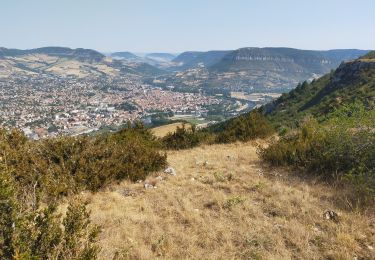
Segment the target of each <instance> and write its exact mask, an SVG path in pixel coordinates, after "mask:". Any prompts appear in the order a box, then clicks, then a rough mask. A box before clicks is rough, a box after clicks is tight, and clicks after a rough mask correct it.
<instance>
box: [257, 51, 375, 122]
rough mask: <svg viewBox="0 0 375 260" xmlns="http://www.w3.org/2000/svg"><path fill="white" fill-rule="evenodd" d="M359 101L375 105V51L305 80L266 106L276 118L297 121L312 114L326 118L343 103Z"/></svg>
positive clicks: (264, 108)
mask: <svg viewBox="0 0 375 260" xmlns="http://www.w3.org/2000/svg"><path fill="white" fill-rule="evenodd" d="M354 101H359V102H361V103H363V104H364V105H365V106H366V107H368V108H371V107H374V105H375V58H374V52H372V53H369V54H368V55H365V56H363V57H361V58H359V59H357V60H354V61H350V62H346V63H343V64H342V65H341V66H340V67H339V68H337V69H336V70H335V71H332V72H331V73H329V74H327V75H325V76H323V77H321V78H320V79H318V80H315V81H312V82H311V83H307V82H304V83H303V84H299V85H298V86H297V88H295V89H294V90H292V91H291V92H289V93H287V94H283V95H282V96H281V97H280V98H279V99H277V100H276V101H274V102H273V103H271V104H268V105H266V106H265V107H263V108H262V110H263V112H264V113H265V114H266V115H267V116H268V117H269V118H270V119H271V120H272V121H274V122H289V124H293V122H297V121H298V120H300V119H301V118H303V117H304V116H306V115H308V114H311V115H313V116H316V117H318V118H324V117H325V116H326V115H327V114H329V113H331V112H333V111H335V110H336V109H338V108H340V107H342V106H343V105H346V104H350V103H353V102H354Z"/></svg>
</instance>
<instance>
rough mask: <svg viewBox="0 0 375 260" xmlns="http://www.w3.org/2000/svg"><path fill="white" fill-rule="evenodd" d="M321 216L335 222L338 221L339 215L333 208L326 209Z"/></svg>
mask: <svg viewBox="0 0 375 260" xmlns="http://www.w3.org/2000/svg"><path fill="white" fill-rule="evenodd" d="M323 217H324V218H325V219H327V220H333V221H335V222H338V221H339V215H337V213H336V212H334V211H333V210H327V211H325V212H324V213H323Z"/></svg>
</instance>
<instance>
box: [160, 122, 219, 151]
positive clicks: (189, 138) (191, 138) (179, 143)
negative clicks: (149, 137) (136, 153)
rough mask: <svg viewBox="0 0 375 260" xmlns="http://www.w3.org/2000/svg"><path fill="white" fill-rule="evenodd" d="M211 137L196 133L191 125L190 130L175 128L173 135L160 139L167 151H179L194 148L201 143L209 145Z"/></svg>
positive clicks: (207, 134) (199, 132) (200, 132)
mask: <svg viewBox="0 0 375 260" xmlns="http://www.w3.org/2000/svg"><path fill="white" fill-rule="evenodd" d="M211 139H212V135H211V134H209V133H205V132H202V131H197V130H196V129H195V126H194V125H193V126H192V127H191V129H188V128H186V126H185V124H183V125H182V127H177V129H176V131H175V132H174V133H169V134H167V135H166V136H165V137H163V138H162V139H161V141H162V143H163V145H164V147H165V148H167V149H172V150H180V149H188V148H193V147H196V146H198V145H200V144H202V143H210V142H211V141H210V140H211Z"/></svg>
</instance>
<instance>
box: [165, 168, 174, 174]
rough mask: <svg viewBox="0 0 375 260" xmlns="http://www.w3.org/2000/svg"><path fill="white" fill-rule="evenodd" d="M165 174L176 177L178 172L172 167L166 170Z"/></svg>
mask: <svg viewBox="0 0 375 260" xmlns="http://www.w3.org/2000/svg"><path fill="white" fill-rule="evenodd" d="M164 173H166V174H169V175H176V170H175V169H173V168H172V167H168V168H167V169H165V171H164Z"/></svg>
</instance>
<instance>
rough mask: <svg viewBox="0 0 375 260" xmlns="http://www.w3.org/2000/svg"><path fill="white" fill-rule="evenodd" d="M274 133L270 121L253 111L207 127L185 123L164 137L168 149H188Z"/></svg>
mask: <svg viewBox="0 0 375 260" xmlns="http://www.w3.org/2000/svg"><path fill="white" fill-rule="evenodd" d="M273 133H274V129H273V127H272V126H271V124H270V123H269V121H268V120H267V119H266V118H265V117H264V116H263V115H262V114H260V113H259V112H257V111H252V112H250V113H247V114H245V115H242V116H239V117H236V118H233V119H230V120H228V121H226V122H223V123H221V124H218V125H214V126H211V127H209V128H206V129H202V130H196V129H195V127H194V126H193V127H192V128H191V129H188V128H186V127H185V125H183V126H182V127H177V129H176V131H175V132H174V133H169V134H168V135H167V136H165V137H164V138H162V140H161V141H162V143H163V145H164V147H165V148H167V149H174V150H179V149H188V148H192V147H195V146H198V145H200V144H214V143H230V142H235V141H242V142H246V141H249V140H252V139H255V138H264V137H268V136H270V135H271V134H273Z"/></svg>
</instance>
